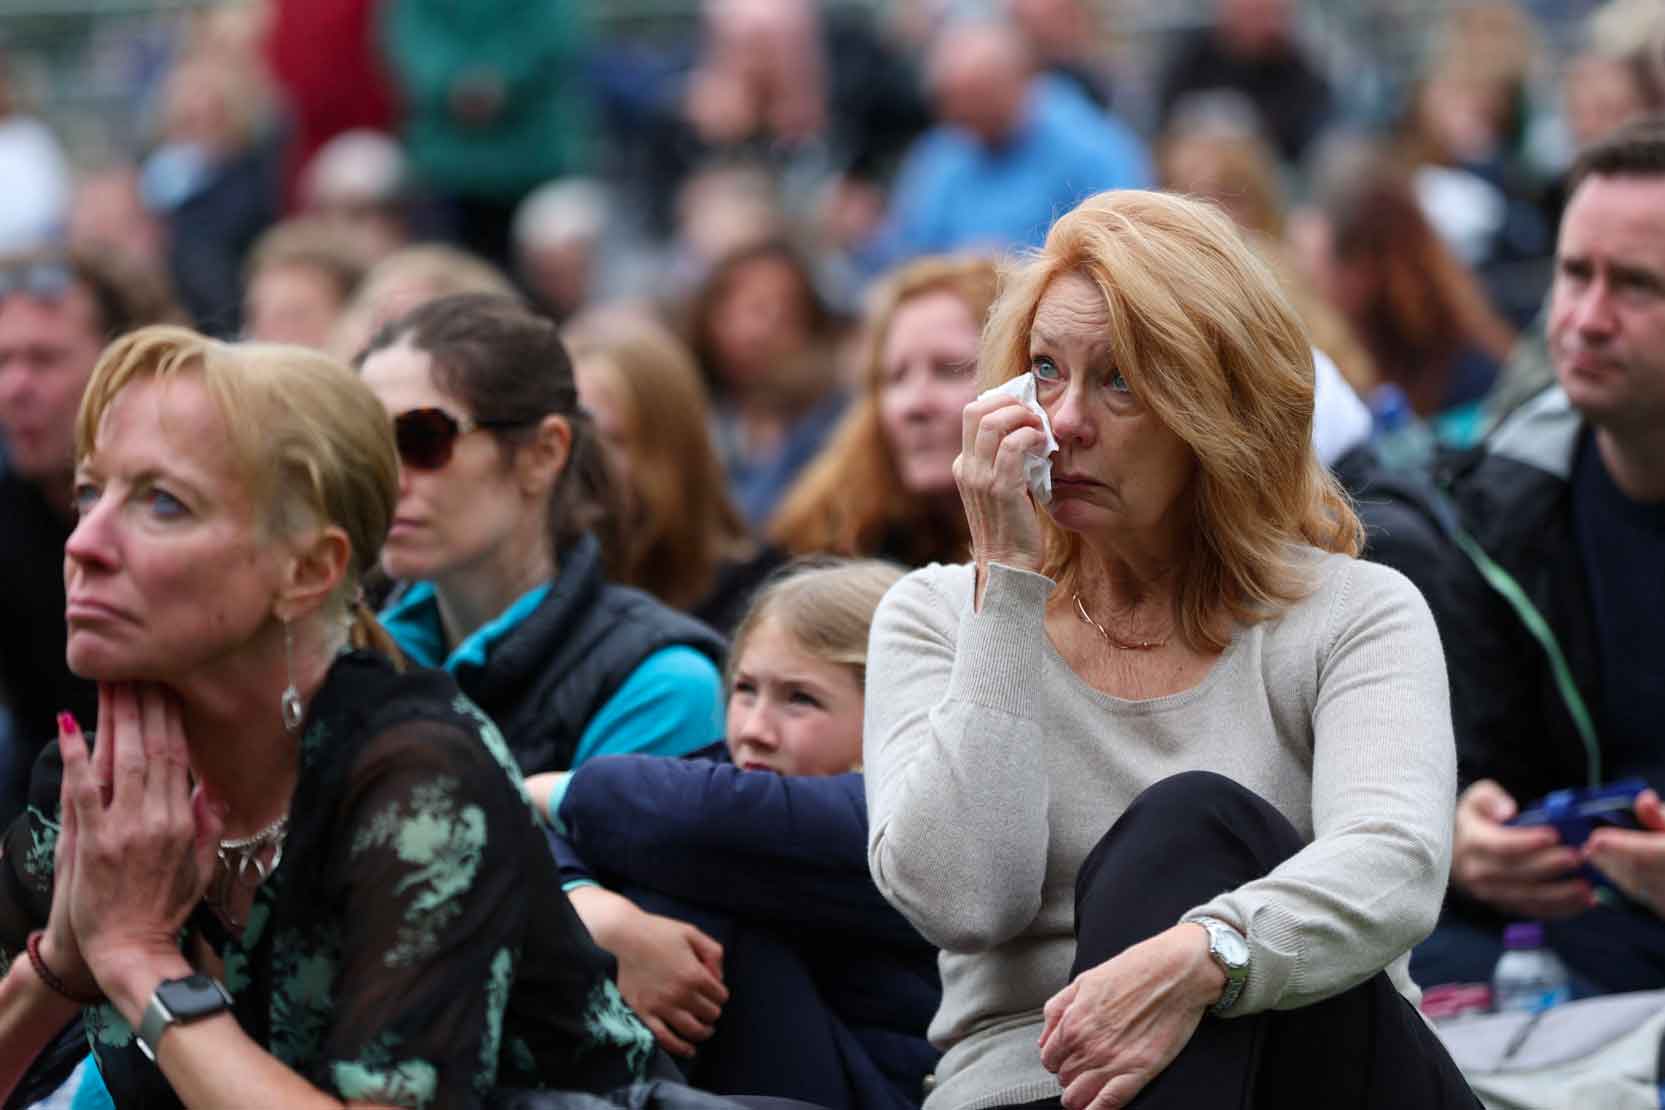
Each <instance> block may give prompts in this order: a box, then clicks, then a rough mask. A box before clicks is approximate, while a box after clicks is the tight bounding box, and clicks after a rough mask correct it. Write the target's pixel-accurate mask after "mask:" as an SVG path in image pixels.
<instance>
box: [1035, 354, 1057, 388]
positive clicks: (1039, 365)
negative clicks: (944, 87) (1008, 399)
mask: <svg viewBox="0 0 1665 1110" xmlns="http://www.w3.org/2000/svg"><path fill="white" fill-rule="evenodd" d="M1029 373H1030V374H1032V375H1033V376H1034V378H1035V380H1036V381H1038V382H1055V381H1057V380H1058V379H1060V378H1062V377H1063V374H1061V373H1060V372H1059V370H1058V364H1057V363H1055V362H1053V361H1052V360H1051V359H1050V358H1048V357H1047V356H1046V355H1036V356H1035V357H1034V358H1031V359H1030V360H1029Z"/></svg>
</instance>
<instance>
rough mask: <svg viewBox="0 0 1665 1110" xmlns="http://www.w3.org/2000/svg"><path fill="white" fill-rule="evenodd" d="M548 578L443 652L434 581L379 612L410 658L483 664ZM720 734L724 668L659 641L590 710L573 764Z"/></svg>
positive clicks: (691, 744) (452, 668)
mask: <svg viewBox="0 0 1665 1110" xmlns="http://www.w3.org/2000/svg"><path fill="white" fill-rule="evenodd" d="M549 588H550V587H549V583H547V582H546V583H544V584H543V585H541V586H537V587H535V588H533V589H531V590H528V591H527V592H526V593H524V594H521V595H520V596H519V597H518V598H516V599H515V600H514V602H513V603H512V604H510V606H509V607H508V608H507V609H505V610H503V612H501V613H499V614H498V615H497V616H496V617H493V618H492V619H491V620H489V621H487V622H486V623H485V624H483V625H481V626H480V627H479V628H477V629H475V630H474V632H473V633H472V634H470V635H469V636H467V637H466V638H464V639H463V641H462V642H461V643H459V644H458V645H457V646H456V647H455V648H454V649H452V651H451V652H450V654H446V653H445V631H444V629H443V627H442V626H441V624H440V620H439V604H438V598H437V597H436V595H435V592H434V587H433V583H431V582H418V583H417V584H416V585H414V586H412V587H411V588H410V589H408V590H406V591H405V593H404V596H402V597H400V598H399V600H398V601H396V602H395V603H394V604H393V605H391V606H389V607H388V609H387V610H386V612H385V613H383V614H382V623H383V624H384V625H386V627H387V629H388V631H389V632H390V633H391V634H392V635H393V638H394V639H395V640H396V641H397V642H398V644H399V647H400V649H401V650H402V651H403V652H404V653H405V655H406V656H408V657H409V658H410V660H411V662H413V663H416V664H418V665H419V666H423V667H434V668H439V669H443V670H446V671H449V672H451V673H452V674H456V673H458V671H459V670H460V669H463V668H468V667H484V666H485V665H486V661H487V659H489V658H490V656H491V650H492V647H493V645H495V644H497V643H498V642H499V641H501V640H502V639H503V638H504V637H505V636H507V635H508V634H509V633H510V632H512V631H514V629H515V628H516V626H518V625H519V624H520V622H521V621H523V620H525V619H526V618H527V617H529V616H531V615H532V613H534V612H535V611H536V610H537V608H538V606H539V605H541V604H543V600H544V598H545V597H547V596H548V594H549ZM722 735H723V676H722V674H721V673H720V672H719V671H718V670H717V665H716V664H715V663H713V662H712V661H711V660H710V659H707V658H706V657H705V656H704V655H703V654H701V653H700V652H699V651H697V650H695V649H694V648H691V647H687V646H684V645H680V644H679V645H676V646H673V647H667V648H660V649H659V650H658V651H656V652H654V653H653V654H652V655H649V656H648V657H647V658H646V659H644V660H642V661H641V663H640V664H638V665H637V667H636V669H635V670H634V671H631V672H630V677H629V678H627V679H625V681H624V684H623V685H622V686H620V687H619V689H618V692H617V693H616V694H614V695H613V696H612V697H611V698H610V699H608V700H607V702H606V703H605V704H604V705H602V707H601V708H600V709H599V710H597V711H596V715H595V716H594V717H592V718H590V723H589V724H588V725H586V726H585V728H584V732H583V735H581V736H580V737H579V739H578V749H577V751H576V752H575V753H574V754H573V757H572V765H573V767H575V768H576V767H578V766H580V765H582V764H583V763H584V761H585V760H588V759H593V758H595V757H596V756H598V755H630V754H641V755H673V756H674V755H687V754H688V753H689V752H691V751H697V750H698V749H700V748H703V747H705V746H706V745H707V744H710V743H711V742H712V741H713V740H716V739H718V738H719V737H721V736H722Z"/></svg>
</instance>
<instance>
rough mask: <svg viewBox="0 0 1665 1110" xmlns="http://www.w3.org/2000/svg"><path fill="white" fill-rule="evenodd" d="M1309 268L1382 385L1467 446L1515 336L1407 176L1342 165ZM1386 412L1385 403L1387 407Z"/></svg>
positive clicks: (1327, 185)
mask: <svg viewBox="0 0 1665 1110" xmlns="http://www.w3.org/2000/svg"><path fill="white" fill-rule="evenodd" d="M1318 210H1319V217H1318V219H1317V220H1316V221H1314V222H1313V224H1312V225H1311V226H1310V227H1309V228H1308V234H1307V235H1306V241H1305V242H1304V243H1303V251H1304V256H1303V257H1304V261H1305V262H1306V264H1307V265H1308V267H1309V273H1310V274H1311V275H1312V277H1313V280H1314V283H1315V284H1316V285H1317V286H1318V288H1320V289H1322V290H1323V291H1324V292H1325V293H1326V294H1327V295H1328V296H1329V298H1330V300H1331V302H1332V303H1333V304H1334V305H1335V307H1336V308H1337V309H1339V310H1340V312H1341V314H1342V315H1343V316H1344V317H1346V319H1347V321H1348V322H1349V323H1350V324H1351V325H1352V328H1353V330H1354V331H1355V332H1356V333H1357V334H1358V336H1359V338H1360V340H1361V341H1362V342H1363V343H1364V346H1365V348H1366V350H1368V351H1369V352H1370V357H1371V360H1372V361H1373V362H1374V364H1375V368H1376V372H1377V374H1378V376H1379V378H1380V381H1381V382H1382V383H1384V384H1387V385H1391V386H1393V387H1395V388H1396V389H1397V390H1398V391H1400V392H1401V393H1402V394H1403V396H1404V398H1405V399H1406V400H1407V401H1408V403H1409V406H1410V408H1411V410H1412V411H1413V412H1414V413H1415V414H1416V415H1417V416H1419V417H1421V418H1423V419H1433V418H1435V417H1439V418H1440V423H1439V424H1438V425H1437V426H1436V430H1437V431H1439V432H1440V434H1441V435H1442V436H1444V437H1445V438H1446V439H1447V440H1449V441H1451V442H1454V443H1457V444H1459V445H1466V444H1468V443H1470V442H1473V440H1474V438H1475V437H1476V436H1477V435H1478V431H1479V426H1480V405H1479V403H1480V401H1481V400H1482V399H1483V398H1484V397H1485V395H1486V393H1487V391H1488V390H1490V389H1491V387H1492V384H1493V382H1494V380H1495V379H1496V377H1497V373H1498V368H1499V366H1501V365H1502V363H1503V361H1504V360H1505V359H1507V358H1508V357H1509V351H1510V348H1511V346H1512V345H1513V343H1514V341H1515V331H1514V329H1513V328H1512V327H1511V326H1510V325H1509V323H1508V322H1507V321H1506V320H1504V319H1503V318H1502V317H1501V316H1500V315H1499V314H1498V313H1497V312H1496V310H1495V309H1493V308H1492V306H1491V304H1490V303H1489V302H1488V301H1487V299H1486V295H1485V292H1484V290H1483V289H1482V288H1481V286H1480V284H1479V282H1477V281H1476V280H1475V278H1474V275H1473V274H1472V273H1471V272H1470V271H1469V270H1468V268H1467V267H1466V266H1464V265H1463V262H1462V260H1461V259H1460V258H1458V257H1457V255H1456V254H1455V253H1454V252H1453V251H1452V250H1451V249H1450V248H1449V247H1448V246H1447V245H1446V244H1445V242H1444V241H1443V240H1442V239H1441V238H1440V237H1439V234H1438V233H1437V232H1436V231H1435V230H1434V227H1433V225H1432V224H1431V223H1430V222H1429V221H1428V219H1427V217H1426V216H1425V215H1424V214H1423V210H1422V207H1421V205H1420V204H1419V203H1418V201H1417V198H1416V194H1415V192H1414V191H1413V189H1412V186H1411V184H1410V181H1409V180H1408V178H1407V175H1406V174H1405V173H1404V171H1403V170H1402V169H1401V168H1400V167H1398V166H1397V165H1395V164H1393V163H1392V162H1390V161H1387V160H1385V159H1383V158H1382V157H1381V156H1380V155H1378V154H1376V153H1373V152H1358V153H1355V154H1350V155H1348V156H1347V157H1346V158H1344V159H1340V160H1339V161H1338V163H1337V164H1336V165H1334V166H1333V167H1332V169H1331V170H1330V172H1329V174H1328V175H1327V179H1326V180H1325V182H1324V183H1323V185H1322V186H1321V188H1320V194H1319V198H1318ZM1384 403H1385V402H1384Z"/></svg>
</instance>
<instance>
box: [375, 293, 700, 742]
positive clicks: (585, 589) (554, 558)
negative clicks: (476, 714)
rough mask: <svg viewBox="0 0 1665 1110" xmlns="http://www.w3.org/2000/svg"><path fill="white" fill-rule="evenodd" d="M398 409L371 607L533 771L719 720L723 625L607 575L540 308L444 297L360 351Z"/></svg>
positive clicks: (587, 462)
mask: <svg viewBox="0 0 1665 1110" xmlns="http://www.w3.org/2000/svg"><path fill="white" fill-rule="evenodd" d="M360 372H361V374H362V376H363V378H364V381H365V383H366V384H367V385H369V386H370V388H371V389H372V390H373V391H374V392H375V393H376V395H377V396H378V397H379V398H381V401H382V404H383V405H384V406H385V407H386V408H387V411H388V413H389V414H390V416H391V417H392V419H393V430H394V438H395V441H396V443H397V445H398V449H399V462H400V467H399V470H400V475H399V505H398V509H397V511H396V513H395V514H394V519H393V527H392V530H391V532H390V533H389V535H388V538H387V543H386V544H385V546H384V547H383V548H382V568H383V569H384V570H385V571H386V572H387V573H388V574H389V575H391V576H392V577H394V578H396V579H401V580H403V581H405V582H406V583H407V584H408V588H406V589H405V591H404V592H403V594H401V595H400V596H399V597H398V599H397V600H396V601H395V602H394V603H393V604H392V605H391V607H390V608H389V609H387V611H386V612H384V613H383V616H382V619H383V622H384V623H385V624H386V626H387V628H388V631H389V632H390V633H391V634H392V635H393V638H394V639H395V640H396V641H397V642H398V644H399V646H400V648H402V649H403V650H404V651H405V653H406V654H407V655H409V656H410V657H411V658H412V659H413V660H415V661H416V662H418V663H421V664H423V665H424V666H431V667H442V668H444V669H445V670H447V671H449V672H450V673H451V675H452V676H453V677H454V678H455V679H456V681H457V684H458V685H459V686H461V687H462V689H463V692H464V693H466V694H467V695H468V696H469V697H470V698H472V699H473V700H474V702H475V703H476V704H477V705H479V707H480V708H481V709H483V710H485V712H486V714H487V715H488V716H490V717H491V718H492V720H494V721H495V722H496V723H497V725H498V727H499V728H500V729H501V730H502V732H503V735H504V736H505V738H506V739H507V740H508V742H509V747H510V749H511V750H512V751H513V753H514V755H515V758H516V760H517V761H518V762H519V764H520V767H521V769H522V770H523V771H525V772H526V773H527V774H533V773H538V772H545V771H567V770H570V769H571V768H573V767H575V766H577V765H578V764H580V763H583V762H584V761H585V760H587V759H590V758H591V757H593V756H596V755H600V754H604V753H623V752H644V753H650V754H660V755H681V754H684V753H686V752H689V751H692V750H694V749H696V748H700V747H703V746H705V745H706V744H708V743H710V742H711V741H712V740H713V739H715V738H716V737H719V736H721V735H722V726H723V709H722V679H721V676H720V673H719V670H718V667H719V664H720V663H721V661H722V657H723V642H722V640H721V639H720V638H719V637H718V636H717V634H716V633H714V632H712V631H711V630H710V629H709V628H707V627H706V626H705V625H703V624H700V623H699V622H698V621H695V620H693V619H692V618H690V617H686V616H684V615H682V614H680V613H677V612H676V611H674V610H672V609H670V608H667V607H666V606H664V605H662V604H661V603H659V602H658V601H655V600H654V599H652V598H651V597H649V596H648V595H646V594H643V593H640V592H638V591H636V590H631V589H626V588H624V587H621V586H614V585H610V584H608V583H607V582H606V581H604V578H603V571H602V565H603V563H602V544H601V542H600V539H599V538H598V536H597V534H596V531H597V529H599V528H602V527H604V526H605V524H606V522H607V521H608V520H609V518H610V514H609V512H608V508H607V507H608V505H609V504H610V503H611V500H612V498H611V496H610V495H611V490H610V489H609V486H608V481H609V479H608V470H607V468H606V465H605V463H604V460H603V456H602V454H601V448H600V444H599V441H598V439H597V436H596V432H595V429H594V427H593V425H592V424H591V423H590V421H589V419H588V417H587V416H586V415H585V414H584V413H583V411H582V410H581V409H580V408H579V407H578V396H577V390H576V387H575V386H574V384H573V375H572V364H571V362H570V361H569V359H568V357H567V352H566V349H565V348H564V347H563V345H562V343H561V340H560V338H559V337H558V335H557V333H556V329H555V326H554V325H553V324H551V323H550V322H548V321H546V320H544V319H542V318H540V317H538V316H535V315H533V314H532V313H531V312H529V311H527V310H526V309H525V308H523V307H521V306H520V305H518V304H516V303H514V302H512V301H509V300H506V299H503V298H498V297H490V296H477V295H458V296H451V297H443V298H440V299H439V300H436V301H432V302H430V303H428V304H426V305H423V306H422V307H420V308H418V309H416V310H415V311H413V312H412V313H410V314H409V315H408V316H405V317H403V318H402V319H400V320H397V321H395V322H394V323H392V324H390V325H388V326H387V327H386V328H384V329H383V330H382V332H381V333H380V334H379V335H377V336H376V338H375V339H373V340H372V341H371V343H370V346H369V348H368V350H367V351H366V353H365V354H364V355H363V356H362V358H361V362H360Z"/></svg>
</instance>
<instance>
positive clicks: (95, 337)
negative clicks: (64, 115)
mask: <svg viewBox="0 0 1665 1110" xmlns="http://www.w3.org/2000/svg"><path fill="white" fill-rule="evenodd" d="M181 319H182V317H181V316H180V314H179V311H178V310H177V309H176V308H175V307H174V304H173V301H172V298H171V296H170V295H169V292H168V287H167V281H166V279H165V278H164V277H162V275H161V274H160V273H159V272H158V271H154V270H150V271H147V270H143V269H139V268H136V267H134V266H133V265H132V264H131V263H130V262H128V261H127V260H124V259H122V258H120V256H117V255H113V254H108V253H83V252H81V251H70V252H63V251H57V250H46V251H37V252H33V253H27V254H20V255H19V254H13V255H9V256H6V257H4V258H0V442H4V444H5V447H6V451H7V455H8V461H7V465H6V467H5V468H4V470H3V472H0V613H4V614H5V618H4V619H3V620H0V700H3V701H4V702H5V703H6V704H8V705H9V706H10V708H11V712H12V715H13V717H14V719H15V721H16V741H17V743H16V746H15V747H14V748H13V749H12V750H11V751H9V752H4V753H0V822H4V823H9V822H10V820H11V818H12V817H14V816H15V815H16V813H17V811H18V809H19V808H20V807H21V806H22V803H23V797H24V795H23V791H24V789H25V787H26V786H27V782H28V771H29V766H30V764H31V763H32V762H33V761H34V757H35V755H36V754H38V753H39V751H40V748H41V746H42V745H43V744H44V743H46V742H47V741H48V740H50V739H51V738H52V737H54V736H55V735H56V734H57V729H58V726H57V713H58V711H59V710H62V709H68V710H70V711H71V712H73V713H75V715H76V717H77V718H78V719H79V720H86V721H90V720H92V719H94V718H95V717H96V716H97V709H98V706H97V701H96V698H95V691H94V689H93V686H92V684H91V683H89V682H84V681H82V680H81V679H78V678H76V677H75V676H74V675H72V674H71V673H70V671H69V667H68V665H67V664H66V663H65V662H64V646H65V643H66V639H65V628H64V575H63V557H64V541H65V540H67V539H68V538H69V534H70V531H71V530H72V528H73V527H74V524H75V508H74V504H73V492H72V487H73V485H74V482H73V480H72V479H73V473H74V465H75V415H76V412H77V411H78V410H79V408H80V403H81V393H82V391H83V390H84V389H85V388H86V384H87V380H88V378H89V377H90V376H91V375H92V369H93V365H94V364H95V363H96V362H97V361H98V355H99V352H100V351H101V350H103V348H104V344H105V343H106V342H107V341H109V340H110V339H113V338H114V337H116V336H118V335H121V334H123V333H124V332H127V331H130V330H132V329H133V328H136V327H139V326H141V325H144V324H152V323H164V322H180V321H181Z"/></svg>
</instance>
